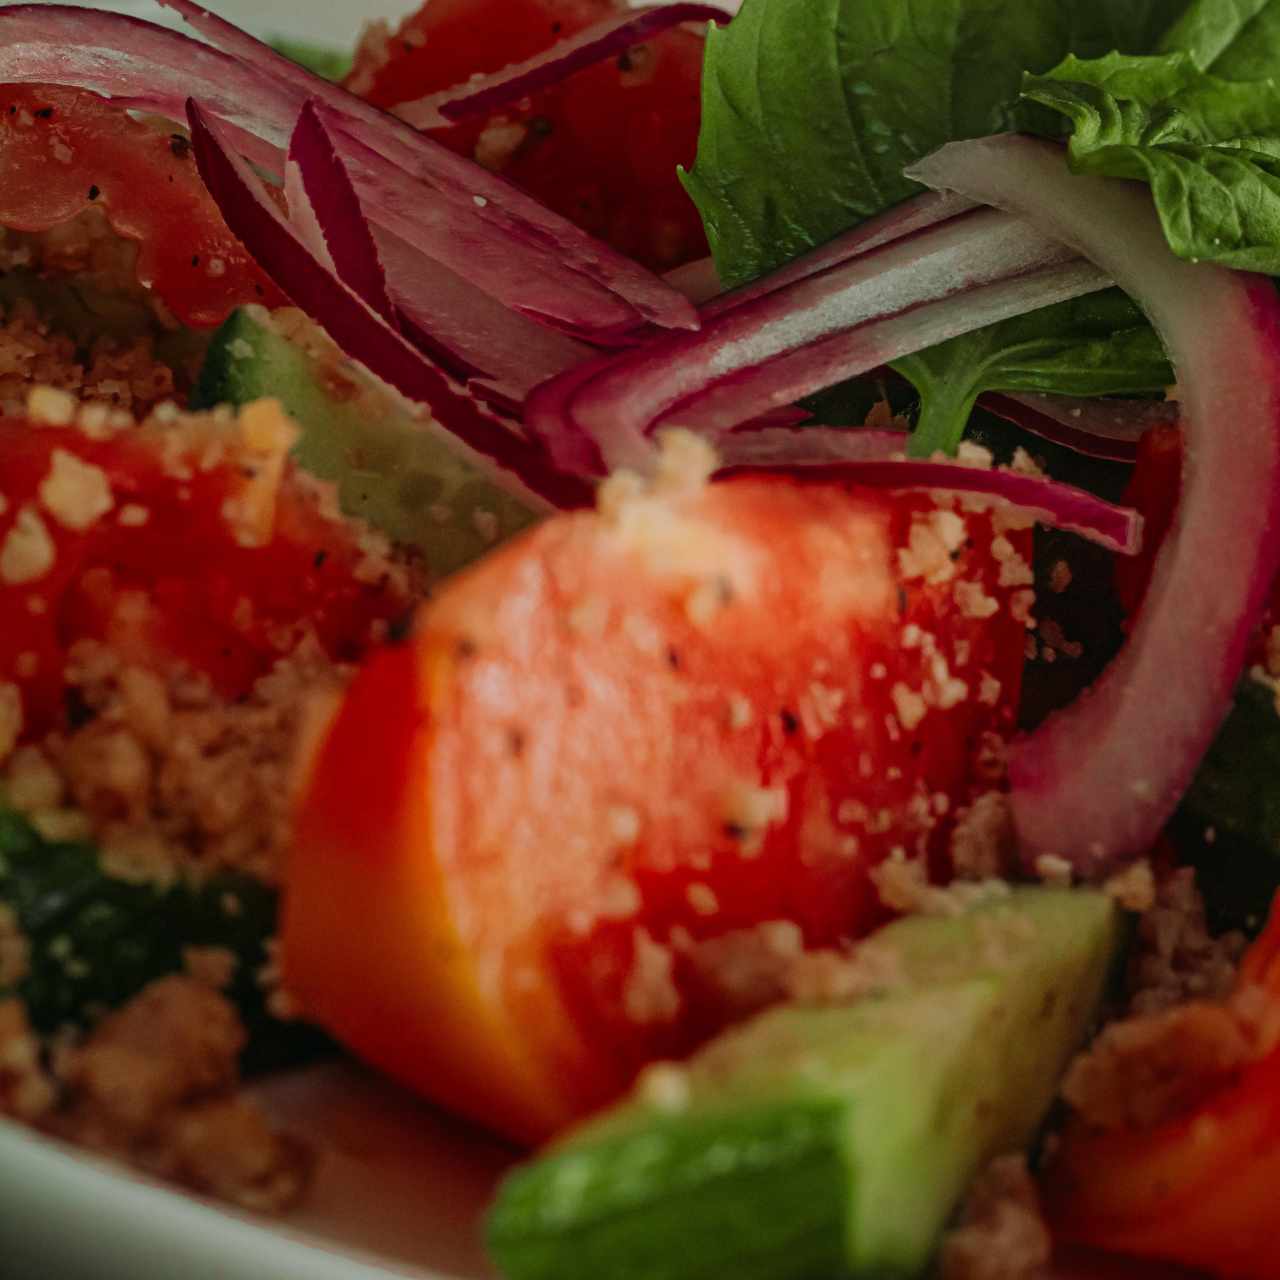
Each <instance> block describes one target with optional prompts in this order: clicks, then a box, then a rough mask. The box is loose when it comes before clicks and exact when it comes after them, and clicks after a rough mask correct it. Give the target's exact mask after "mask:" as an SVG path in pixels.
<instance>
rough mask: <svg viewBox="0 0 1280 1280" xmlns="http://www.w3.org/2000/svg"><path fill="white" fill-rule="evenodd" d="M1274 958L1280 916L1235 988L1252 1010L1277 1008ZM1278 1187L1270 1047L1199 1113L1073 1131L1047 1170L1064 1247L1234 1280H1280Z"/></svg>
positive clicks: (1275, 1068) (1276, 1083) (1279, 1072)
mask: <svg viewBox="0 0 1280 1280" xmlns="http://www.w3.org/2000/svg"><path fill="white" fill-rule="evenodd" d="M1278 955H1280V912H1276V911H1275V910H1273V912H1272V918H1271V922H1270V924H1269V925H1268V928H1267V931H1266V932H1265V933H1264V934H1263V936H1262V937H1261V938H1260V939H1259V940H1258V941H1257V942H1256V943H1255V944H1254V946H1253V948H1252V949H1251V951H1250V952H1249V954H1248V955H1247V956H1246V957H1245V961H1244V964H1243V966H1242V968H1241V972H1240V977H1239V981H1238V989H1239V990H1240V991H1241V992H1244V991H1248V992H1249V993H1250V999H1251V1000H1252V1001H1254V1002H1255V1006H1256V1002H1257V1000H1258V999H1259V998H1263V999H1266V1000H1269V1001H1270V1002H1272V1003H1274V1002H1275V1001H1276V1000H1277V999H1280V965H1278V964H1277V956H1278ZM1274 1013H1275V1011H1274V1009H1273V1010H1271V1011H1270V1013H1268V1014H1267V1015H1266V1019H1273V1018H1274ZM1254 1016H1257V1010H1256V1007H1255V1009H1254ZM1258 1025H1259V1026H1265V1025H1267V1021H1266V1020H1260V1021H1259V1024H1258ZM1272 1041H1273V1042H1274V1036H1273V1037H1272ZM1277 1178H1280V1049H1276V1048H1274V1047H1273V1048H1271V1049H1270V1051H1269V1052H1267V1053H1265V1054H1264V1055H1263V1056H1261V1057H1260V1058H1259V1060H1257V1061H1256V1062H1253V1063H1252V1064H1250V1065H1246V1066H1245V1067H1243V1068H1242V1069H1240V1070H1239V1072H1238V1073H1237V1074H1236V1075H1235V1077H1234V1078H1231V1079H1228V1080H1227V1081H1225V1082H1224V1083H1223V1085H1222V1087H1221V1088H1220V1089H1218V1090H1217V1092H1216V1093H1214V1094H1213V1096H1211V1097H1210V1098H1209V1099H1208V1100H1207V1101H1205V1102H1204V1103H1203V1104H1202V1105H1200V1106H1198V1107H1196V1108H1194V1109H1193V1110H1191V1111H1189V1112H1187V1113H1185V1114H1179V1115H1177V1116H1174V1117H1172V1118H1170V1119H1168V1120H1166V1121H1165V1122H1163V1123H1162V1124H1159V1125H1157V1126H1156V1127H1155V1128H1153V1129H1149V1130H1144V1131H1133V1130H1118V1131H1115V1132H1107V1133H1099V1132H1093V1131H1090V1130H1088V1129H1086V1128H1085V1127H1084V1126H1083V1125H1081V1124H1078V1123H1077V1124H1076V1125H1074V1126H1072V1127H1070V1128H1068V1130H1067V1132H1066V1134H1065V1135H1064V1139H1063V1142H1062V1144H1061V1146H1060V1148H1059V1150H1058V1153H1057V1155H1055V1157H1054V1160H1053V1162H1052V1164H1051V1165H1050V1168H1049V1172H1048V1178H1047V1185H1046V1207H1047V1209H1048V1212H1049V1215H1050V1220H1051V1222H1052V1223H1053V1226H1054V1229H1055V1232H1056V1234H1058V1235H1059V1236H1060V1237H1061V1238H1063V1239H1065V1240H1070V1241H1074V1242H1078V1243H1083V1244H1089V1245H1093V1246H1096V1247H1099V1248H1104V1249H1109V1250H1113V1251H1115V1252H1117V1253H1122V1254H1126V1255H1130V1256H1133V1257H1138V1258H1150V1259H1163V1260H1165V1261H1168V1262H1171V1263H1180V1264H1182V1265H1184V1266H1189V1267H1197V1268H1199V1267H1203V1268H1205V1269H1206V1271H1207V1272H1209V1273H1210V1274H1212V1275H1214V1276H1222V1277H1227V1278H1228V1280H1274V1277H1275V1276H1277V1275H1280V1247H1278V1246H1277V1243H1276V1237H1275V1231H1274V1229H1273V1227H1272V1222H1271V1209H1272V1207H1273V1205H1274V1203H1275V1187H1276V1180H1277Z"/></svg>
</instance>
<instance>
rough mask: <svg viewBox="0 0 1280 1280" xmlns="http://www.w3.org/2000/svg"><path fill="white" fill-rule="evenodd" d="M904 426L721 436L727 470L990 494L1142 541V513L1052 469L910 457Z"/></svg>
mask: <svg viewBox="0 0 1280 1280" xmlns="http://www.w3.org/2000/svg"><path fill="white" fill-rule="evenodd" d="M909 438H910V437H909V436H908V434H907V433H906V432H904V431H870V430H843V429H840V428H832V427H800V428H798V429H785V428H768V429H763V430H742V431H734V432H732V433H731V434H730V435H728V436H726V437H724V438H723V439H721V441H720V443H719V450H720V460H721V463H722V465H723V467H724V469H725V471H742V470H749V469H752V468H767V469H769V470H774V471H790V472H797V473H800V474H803V473H805V472H814V471H821V473H822V479H824V480H827V479H835V480H846V481H848V482H849V483H851V484H862V485H869V486H871V487H872V488H877V489H880V488H883V489H927V490H929V491H931V492H947V493H967V494H973V495H985V496H989V497H991V498H994V499H996V500H998V501H999V502H1001V503H1003V504H1005V505H1007V506H1009V507H1016V508H1017V509H1018V510H1019V511H1021V512H1022V513H1023V514H1024V515H1026V516H1027V517H1028V518H1030V519H1032V520H1035V521H1036V522H1037V523H1038V524H1046V525H1052V526H1053V527H1054V528H1056V529H1065V530H1067V531H1068V532H1069V533H1077V534H1079V535H1080V536H1081V537H1083V538H1088V539H1089V541H1091V542H1096V543H1097V544H1098V545H1099V546H1101V547H1105V548H1106V549H1107V550H1108V551H1114V552H1116V553H1117V554H1118V555H1126V556H1131V555H1136V554H1137V553H1138V551H1140V550H1141V548H1142V517H1141V516H1140V515H1139V514H1138V513H1137V512H1136V511H1134V510H1133V509H1132V508H1130V507H1119V506H1116V505H1115V504H1113V503H1110V502H1107V501H1105V500H1104V499H1102V498H1099V497H1096V496H1095V495H1094V494H1092V493H1088V492H1086V491H1085V490H1083V489H1077V488H1075V487H1073V486H1072V485H1068V484H1063V483H1062V482H1061V481H1058V480H1054V479H1052V478H1050V477H1049V476H1039V475H1028V474H1025V473H1023V472H1020V471H1011V470H1009V469H1008V468H1004V467H998V468H993V467H987V466H970V465H966V464H965V463H963V462H956V461H953V460H952V459H949V458H941V457H938V458H930V459H919V458H908V457H906V456H905V455H906V449H907V441H908V439H909Z"/></svg>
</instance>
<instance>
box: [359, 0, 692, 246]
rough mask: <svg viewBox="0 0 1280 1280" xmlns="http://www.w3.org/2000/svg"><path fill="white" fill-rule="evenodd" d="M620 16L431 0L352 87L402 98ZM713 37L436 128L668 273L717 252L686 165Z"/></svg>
mask: <svg viewBox="0 0 1280 1280" xmlns="http://www.w3.org/2000/svg"><path fill="white" fill-rule="evenodd" d="M615 12H617V8H616V6H615V5H613V4H611V3H608V0H430V2H429V3H428V4H426V5H424V6H423V7H422V8H421V9H420V10H419V11H418V12H417V13H416V14H414V15H413V16H412V17H410V18H408V19H406V20H405V22H404V23H403V24H402V25H401V27H400V28H399V30H398V31H397V32H396V33H395V35H394V36H390V37H386V38H384V39H379V40H376V41H366V43H365V45H364V46H363V47H362V49H361V51H360V54H359V56H358V57H357V60H356V65H355V69H354V70H353V71H352V73H351V76H350V78H349V79H348V82H347V83H348V85H349V87H351V88H353V89H354V90H355V91H356V92H358V93H361V94H362V95H364V96H365V97H367V98H368V99H369V101H371V102H373V103H376V104H377V105H378V106H380V107H386V108H391V107H395V106H397V105H398V104H399V103H402V102H409V101H412V100H413V99H415V98H420V97H423V96H424V95H425V94H428V93H432V92H435V91H436V90H439V89H448V88H452V87H453V86H454V85H459V84H465V83H466V81H467V79H468V78H469V77H470V76H471V75H473V74H475V73H477V72H487V71H497V70H500V69H501V68H503V67H506V66H509V65H510V64H511V63H514V62H520V61H522V60H523V59H525V58H528V57H531V56H532V55H534V54H537V53H540V52H542V51H543V50H544V49H547V48H549V47H550V46H551V45H552V44H554V43H555V42H556V41H557V40H559V39H562V38H564V37H566V36H570V35H572V34H574V33H575V32H576V31H579V30H581V29H582V28H583V27H585V26H588V25H589V24H590V23H592V22H597V21H599V20H601V19H603V18H607V17H609V16H610V15H611V14H613V13H615ZM702 53H703V37H702V36H701V35H699V34H698V33H696V32H693V31H686V30H683V29H675V30H672V31H668V32H666V33H664V34H663V35H661V36H659V37H657V38H656V39H654V40H651V41H649V42H648V43H646V44H645V45H643V46H640V47H639V48H637V49H634V50H631V51H630V52H629V53H627V54H624V55H622V56H621V57H619V58H616V59H611V60H608V61H606V62H602V63H598V64H596V65H595V66H592V67H586V68H584V69H583V70H581V71H578V72H575V73H574V74H573V75H571V76H569V77H568V78H567V79H565V80H564V81H562V82H561V83H560V84H558V85H554V86H552V87H551V88H548V89H545V90H542V91H540V92H538V93H535V94H532V95H530V96H529V97H528V98H526V99H522V100H521V101H520V102H519V103H517V104H512V105H511V107H509V108H506V109H503V110H501V111H499V112H497V113H496V114H494V115H493V116H492V117H490V118H488V119H483V120H479V121H475V122H472V121H466V122H464V123H461V124H458V125H455V126H454V127H452V128H448V129H437V130H434V131H432V136H433V137H434V138H436V140H437V141H439V142H441V143H443V144H444V145H445V146H446V147H449V148H450V149H451V150H454V151H456V152H458V153H459V154H460V155H465V156H469V157H471V158H473V159H475V160H478V161H479V162H480V163H481V164H483V165H484V166H485V167H486V168H489V169H493V170H495V171H496V172H498V173H501V174H502V175H503V176H504V177H506V178H509V179H510V180H511V181H512V182H514V183H516V184H517V185H519V186H521V187H523V188H524V189H525V190H526V191H528V192H529V193H530V194H531V195H533V196H535V197H536V198H537V199H539V200H541V201H542V202H543V203H544V204H546V205H548V206H549V207H550V208H552V209H554V210H556V212H558V213H561V214H563V215H564V216H565V217H566V218H568V219H569V220H570V221H572V222H574V223H576V224H577V225H578V226H580V227H582V228H583V229H584V230H586V231H589V232H591V233H592V234H593V235H596V236H598V237H599V238H600V239H602V240H605V241H607V242H608V243H609V244H611V245H613V246H614V248H616V249H619V250H621V251H622V252H623V253H626V254H629V255H630V256H631V257H633V258H636V259H637V260H639V261H640V262H643V263H645V264H646V265H647V266H650V267H652V268H653V269H654V270H657V271H665V270H668V269H670V268H672V267H677V266H679V265H681V264H682V263H685V262H689V261H691V260H692V259H694V258H700V257H703V256H704V255H705V254H706V253H707V241H706V236H705V234H704V233H703V230H702V220H701V218H700V217H699V215H698V211H697V210H696V209H695V208H694V205H693V201H692V200H690V199H689V197H688V196H687V195H685V193H684V189H683V187H681V185H680V180H679V178H678V177H677V174H676V169H677V166H679V165H685V166H688V165H691V164H692V163H693V159H694V155H695V153H696V151H697V145H698V126H699V122H700V120H701V83H702Z"/></svg>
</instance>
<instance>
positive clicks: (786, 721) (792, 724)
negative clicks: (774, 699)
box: [779, 707, 800, 737]
mask: <svg viewBox="0 0 1280 1280" xmlns="http://www.w3.org/2000/svg"><path fill="white" fill-rule="evenodd" d="M779 716H780V718H781V720H782V732H783V733H785V734H786V735H787V737H790V736H791V735H792V734H793V733H795V731H796V730H797V729H799V728H800V721H799V720H797V719H796V718H795V715H794V714H793V713H792V712H790V711H788V710H787V709H786V708H785V707H783V709H782V711H781V712H780V713H779Z"/></svg>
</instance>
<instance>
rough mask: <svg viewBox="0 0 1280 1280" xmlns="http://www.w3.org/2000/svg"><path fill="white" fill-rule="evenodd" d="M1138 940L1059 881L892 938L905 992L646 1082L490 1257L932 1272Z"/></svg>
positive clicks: (548, 1274) (622, 1273) (542, 1189)
mask: <svg viewBox="0 0 1280 1280" xmlns="http://www.w3.org/2000/svg"><path fill="white" fill-rule="evenodd" d="M1121 933H1122V930H1121V923H1120V916H1119V913H1118V912H1117V910H1116V909H1115V907H1114V906H1113V904H1112V903H1111V902H1110V901H1109V900H1108V899H1107V898H1106V897H1105V896H1104V895H1102V894H1099V893H1095V892H1090V891H1067V890H1052V889H1042V888H1025V889H1017V890H1014V892H1013V894H1012V896H1011V897H1010V898H1009V899H1006V900H1003V901H1001V902H999V903H997V904H993V905H987V906H984V907H979V908H976V909H974V910H973V911H971V912H970V913H968V914H966V915H964V916H962V917H958V918H955V919H924V918H918V917H917V918H911V919H906V920H901V921H899V922H897V923H895V924H892V925H889V926H888V927H886V928H885V929H883V930H882V931H880V933H879V934H877V935H876V936H875V945H876V946H877V947H879V948H883V949H884V950H885V953H886V954H888V955H892V956H893V957H894V958H895V960H896V968H897V972H898V975H899V978H898V980H897V981H896V982H895V983H894V985H893V987H892V989H891V990H889V991H888V992H886V993H885V994H882V995H878V996H872V997H867V998H864V999H862V1000H859V1001H856V1002H854V1003H852V1004H849V1005H844V1006H836V1005H826V1006H801V1005H784V1006H779V1007H777V1008H774V1009H772V1010H769V1011H768V1012H766V1013H764V1014H762V1015H760V1016H759V1017H757V1018H755V1019H754V1020H752V1021H750V1022H748V1023H746V1024H745V1025H743V1026H742V1027H739V1028H736V1029H734V1030H732V1031H730V1032H728V1033H726V1034H725V1035H723V1036H721V1037H720V1038H718V1039H717V1040H715V1041H713V1042H712V1043H711V1044H710V1045H708V1046H707V1047H706V1048H704V1049H703V1050H702V1051H700V1052H699V1053H698V1054H697V1055H695V1056H694V1057H693V1058H692V1059H691V1060H690V1061H689V1062H688V1063H687V1064H685V1065H684V1066H682V1067H663V1068H659V1069H658V1070H659V1071H660V1072H662V1073H665V1074H664V1075H663V1076H662V1077H658V1076H655V1075H653V1074H650V1075H649V1076H648V1077H647V1079H645V1078H642V1080H641V1082H640V1084H639V1085H638V1086H637V1088H636V1090H635V1091H634V1092H633V1093H632V1095H631V1096H630V1097H629V1098H628V1099H626V1100H624V1101H623V1102H622V1103H620V1104H619V1105H618V1106H617V1107H615V1108H613V1109H612V1110H610V1111H608V1112H605V1113H604V1114H603V1115H602V1116H600V1117H598V1118H596V1119H595V1120H593V1121H591V1122H589V1123H588V1124H587V1125H586V1126H585V1127H583V1128H582V1129H580V1130H578V1131H576V1132H575V1133H573V1134H571V1135H570V1136H569V1137H568V1138H567V1139H566V1140H564V1141H563V1142H561V1143H560V1144H558V1145H557V1146H555V1147H553V1148H552V1149H551V1151H550V1152H549V1153H548V1154H546V1155H545V1156H544V1157H543V1158H542V1159H540V1160H537V1161H535V1162H533V1163H531V1164H529V1165H526V1166H524V1167H522V1168H520V1169H518V1170H517V1171H516V1172H515V1173H514V1174H512V1175H511V1177H510V1178H509V1179H508V1180H507V1181H506V1183H505V1184H504V1185H503V1187H502V1189H501V1192H500V1194H499V1198H498V1200H497V1203H496V1205H495V1207H494V1209H493V1211H492V1213H491V1215H490V1218H489V1222H488V1239H489V1246H490V1249H491V1251H492V1253H493V1256H494V1257H495V1259H496V1260H497V1262H498V1263H499V1265H500V1266H501V1268H502V1269H503V1271H504V1273H505V1274H506V1275H507V1276H508V1277H510V1280H553V1277H554V1280H578V1278H581V1280H596V1278H597V1277H600V1276H608V1277H610V1280H642V1278H643V1280H713V1277H722V1276H726V1275H734V1276H738V1277H747V1278H749V1280H793V1278H794V1280H802V1278H807V1277H814V1278H815V1280H816V1278H817V1277H824V1278H825V1280H832V1278H833V1277H836V1276H856V1277H876V1278H877V1280H880V1278H883V1277H898V1276H900V1277H908V1276H915V1275H919V1274H920V1273H921V1272H922V1271H923V1270H924V1269H925V1268H926V1267H927V1266H928V1263H929V1260H930V1258H931V1256H932V1254H933V1252H934V1250H935V1248H936V1245H937V1241H938V1237H939V1235H940V1233H941V1231H942V1229H943V1227H944V1225H945V1223H946V1221H947V1219H948V1217H949V1216H950V1215H951V1213H952V1211H953V1210H954V1208H955V1206H956V1203H957V1201H958V1200H959V1198H960V1197H961V1195H962V1194H963V1192H964V1189H965V1186H966V1184H967V1183H968V1181H969V1180H970V1178H971V1177H972V1176H973V1175H974V1173H976V1172H977V1170H978V1169H979V1168H980V1167H981V1166H982V1165H983V1164H984V1163H985V1162H986V1161H987V1160H989V1159H990V1158H991V1157H993V1156H995V1155H997V1154H999V1153H1002V1152H1005V1151H1012V1150H1017V1149H1018V1148H1020V1147H1022V1146H1024V1145H1025V1144H1026V1143H1027V1142H1028V1141H1029V1140H1030V1139H1031V1138H1032V1137H1033V1136H1034V1134H1035V1131H1036V1130H1037V1128H1038V1126H1039V1125H1040V1123H1041V1122H1042V1120H1043V1118H1044V1115H1045V1113H1046V1111H1047V1110H1048V1108H1049V1106H1050V1105H1051V1103H1052V1101H1053V1097H1054V1095H1055V1092H1056V1088H1057V1082H1058V1078H1059V1075H1060V1074H1061V1071H1062V1069H1063V1068H1064V1066H1065V1065H1066V1063H1067V1061H1068V1059H1069V1058H1070V1056H1071V1054H1072V1053H1073V1051H1074V1050H1075V1049H1076V1048H1077V1047H1078V1046H1079V1044H1080V1043H1081V1041H1082V1040H1083V1038H1084V1037H1085V1035H1086V1033H1087V1031H1088V1028H1089V1026H1090V1023H1091V1022H1092V1021H1093V1019H1094V1018H1095V1016H1096V1013H1097V1009H1098V1006H1099V1004H1100V1001H1101V999H1102V996H1103V993H1104V991H1105V988H1106V985H1107V980H1108V977H1109V974H1110V972H1111V969H1112V966H1113V962H1114V960H1115V957H1116V954H1117V951H1118V949H1119V946H1120V941H1121ZM659 1078H661V1079H662V1080H663V1081H664V1083H665V1087H664V1088H656V1087H655V1082H656V1081H657V1080H658V1079H659Z"/></svg>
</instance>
